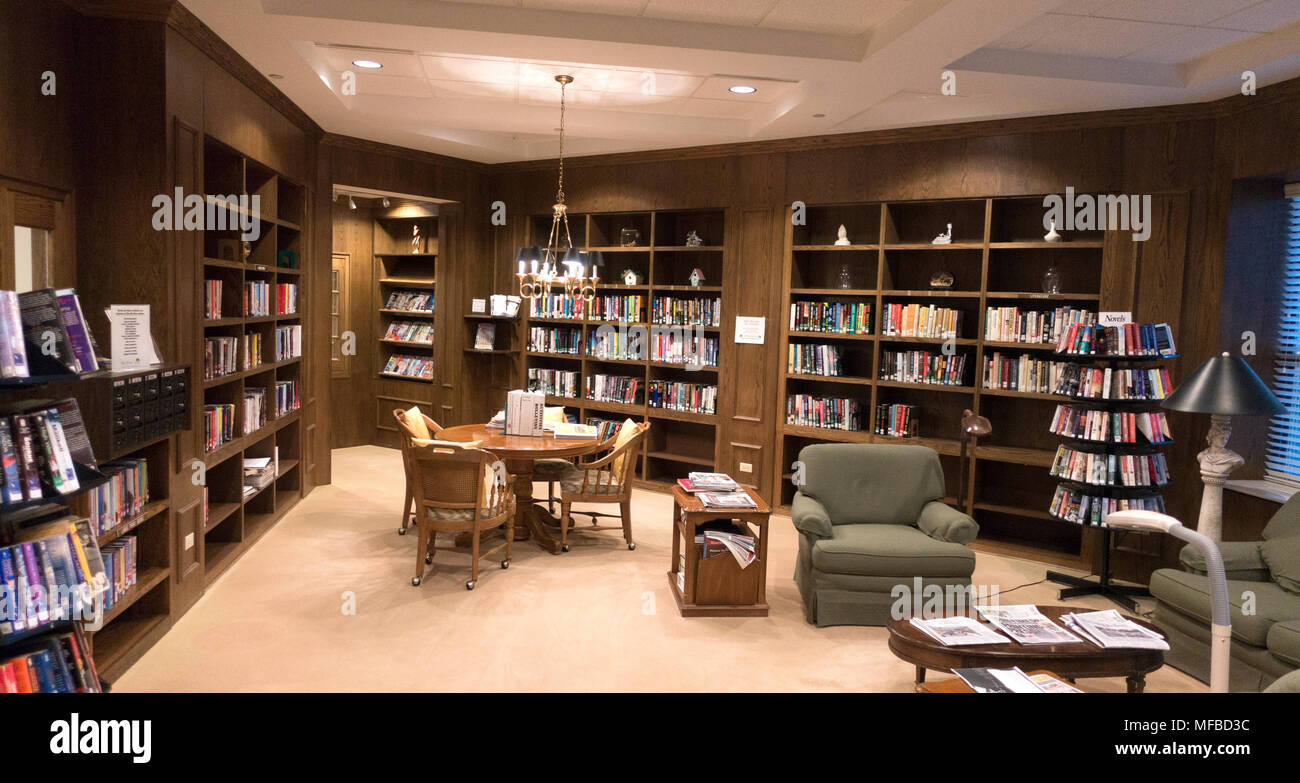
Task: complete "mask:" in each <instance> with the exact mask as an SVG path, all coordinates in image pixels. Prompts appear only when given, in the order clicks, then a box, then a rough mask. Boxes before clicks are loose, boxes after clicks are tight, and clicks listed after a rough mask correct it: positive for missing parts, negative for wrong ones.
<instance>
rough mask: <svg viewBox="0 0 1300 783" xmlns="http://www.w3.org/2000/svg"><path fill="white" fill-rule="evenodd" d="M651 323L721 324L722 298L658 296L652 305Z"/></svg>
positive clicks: (675, 324)
mask: <svg viewBox="0 0 1300 783" xmlns="http://www.w3.org/2000/svg"><path fill="white" fill-rule="evenodd" d="M650 323H653V324H666V325H671V326H687V325H692V326H721V325H722V299H721V297H715V298H713V299H702V298H695V299H683V298H681V297H677V296H656V297H655V298H654V301H653V302H652V303H651V305H650Z"/></svg>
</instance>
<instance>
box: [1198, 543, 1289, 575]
mask: <svg viewBox="0 0 1300 783" xmlns="http://www.w3.org/2000/svg"><path fill="white" fill-rule="evenodd" d="M1219 552H1220V553H1221V554H1222V555H1223V570H1224V571H1225V572H1226V573H1227V577H1228V578H1229V579H1235V580H1239V581H1243V582H1267V581H1269V578H1268V564H1267V563H1265V562H1264V556H1263V555H1261V554H1260V552H1259V542H1258V541H1220V542H1219ZM1178 562H1179V563H1181V564H1182V566H1183V569H1184V570H1187V571H1191V572H1192V573H1194V574H1201V575H1202V576H1204V575H1205V555H1203V554H1201V550H1199V549H1197V548H1196V547H1195V546H1192V545H1191V544H1188V545H1187V546H1185V547H1183V548H1182V550H1181V551H1180V552H1179V553H1178Z"/></svg>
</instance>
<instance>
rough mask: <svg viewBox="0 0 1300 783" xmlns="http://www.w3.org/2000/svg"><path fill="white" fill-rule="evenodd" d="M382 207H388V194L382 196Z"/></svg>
mask: <svg viewBox="0 0 1300 783" xmlns="http://www.w3.org/2000/svg"><path fill="white" fill-rule="evenodd" d="M384 209H388V196H384Z"/></svg>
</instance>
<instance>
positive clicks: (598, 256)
mask: <svg viewBox="0 0 1300 783" xmlns="http://www.w3.org/2000/svg"><path fill="white" fill-rule="evenodd" d="M587 261H588V263H590V264H591V265H592V266H598V267H601V268H604V266H605V253H604V251H601V250H588V251H587Z"/></svg>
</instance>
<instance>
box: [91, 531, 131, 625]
mask: <svg viewBox="0 0 1300 783" xmlns="http://www.w3.org/2000/svg"><path fill="white" fill-rule="evenodd" d="M136 543H137V542H136V537H135V536H120V537H118V538H115V539H113V540H112V541H110V542H108V543H107V544H104V545H103V546H102V547H100V548H99V556H100V557H101V558H102V559H103V561H104V574H105V576H107V577H108V589H107V590H105V591H104V610H105V611H107V610H109V609H112V608H113V605H114V604H116V603H117V602H118V600H119V599H120V598H121V597H122V596H124V595H126V593H127V591H128V590H130V589H131V588H132V587H134V586H135V584H136V582H138V581H139V573H138V571H137V569H136V555H137V552H138V551H139V550H138V548H137V546H136Z"/></svg>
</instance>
